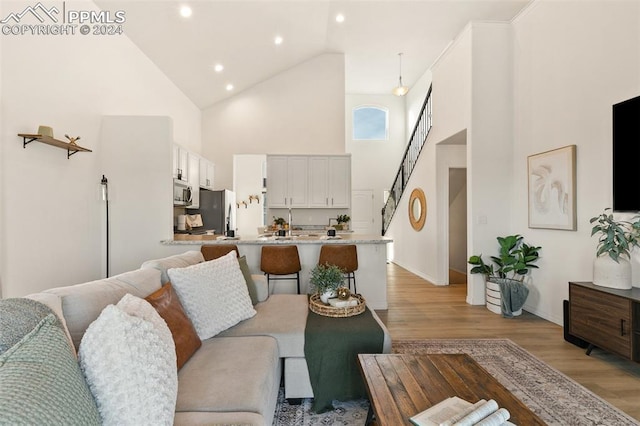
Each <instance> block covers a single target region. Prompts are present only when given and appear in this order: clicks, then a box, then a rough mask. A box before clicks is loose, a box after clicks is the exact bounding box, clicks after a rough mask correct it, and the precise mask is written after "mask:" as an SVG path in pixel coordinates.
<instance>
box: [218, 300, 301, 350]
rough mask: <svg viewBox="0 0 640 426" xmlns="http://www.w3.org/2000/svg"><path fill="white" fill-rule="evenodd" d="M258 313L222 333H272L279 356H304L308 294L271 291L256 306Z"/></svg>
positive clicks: (224, 334)
mask: <svg viewBox="0 0 640 426" xmlns="http://www.w3.org/2000/svg"><path fill="white" fill-rule="evenodd" d="M255 310H256V312H257V315H256V316H254V317H253V318H250V319H247V320H245V321H242V322H241V323H239V324H238V325H236V326H235V327H232V328H230V329H228V330H226V331H224V332H222V333H220V336H227V337H230V336H272V337H274V338H275V339H276V340H277V341H278V351H279V353H280V356H281V357H283V358H286V357H304V327H305V325H306V323H307V314H308V313H309V301H308V296H307V295H306V294H272V295H271V296H269V298H268V299H267V300H266V301H264V302H260V303H258V304H257V305H256V306H255Z"/></svg>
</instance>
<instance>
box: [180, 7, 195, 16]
mask: <svg viewBox="0 0 640 426" xmlns="http://www.w3.org/2000/svg"><path fill="white" fill-rule="evenodd" d="M192 13H193V11H192V10H191V8H190V7H189V6H182V7H181V8H180V15H181V16H182V17H183V18H188V17H189V16H191V14H192Z"/></svg>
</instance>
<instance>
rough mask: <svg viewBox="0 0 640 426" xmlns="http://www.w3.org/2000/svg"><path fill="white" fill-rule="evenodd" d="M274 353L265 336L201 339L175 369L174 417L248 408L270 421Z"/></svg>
mask: <svg viewBox="0 0 640 426" xmlns="http://www.w3.org/2000/svg"><path fill="white" fill-rule="evenodd" d="M278 357H279V355H278V347H277V344H276V342H275V340H274V339H273V338H271V337H268V336H257V337H233V338H229V337H214V338H212V339H207V340H204V341H203V342H202V347H201V348H200V349H199V350H198V351H197V352H196V353H195V354H194V355H193V357H192V358H191V360H190V361H189V362H188V363H187V364H185V366H184V367H183V368H182V370H180V371H179V372H178V381H179V386H180V393H179V394H178V401H177V403H176V413H177V414H176V418H178V414H180V413H183V412H208V411H224V412H236V411H237V412H253V413H258V414H261V415H262V416H263V417H264V418H265V419H266V420H267V421H266V423H265V424H267V425H270V424H271V419H272V418H273V413H274V410H275V406H276V401H277V394H278V389H279V387H280V373H281V371H282V370H281V361H280V360H279V359H278ZM214 423H215V422H214Z"/></svg>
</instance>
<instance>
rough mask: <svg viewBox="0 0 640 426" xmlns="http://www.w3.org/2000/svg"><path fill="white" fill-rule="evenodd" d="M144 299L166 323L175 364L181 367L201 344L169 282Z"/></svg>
mask: <svg viewBox="0 0 640 426" xmlns="http://www.w3.org/2000/svg"><path fill="white" fill-rule="evenodd" d="M146 300H147V301H148V302H149V303H150V304H151V306H153V307H154V308H155V309H156V311H158V314H160V316H161V317H162V318H163V319H164V320H165V322H166V323H167V326H168V327H169V330H170V331H171V335H172V336H173V341H174V343H175V346H176V357H177V366H178V369H181V368H182V366H183V365H184V363H185V362H187V361H188V360H189V358H191V356H192V355H193V354H194V353H195V351H197V350H198V348H199V347H200V346H201V345H202V342H201V341H200V338H199V337H198V333H196V329H195V328H194V327H193V324H192V323H191V320H190V319H189V317H188V316H187V314H186V313H185V312H184V309H183V308H182V304H181V303H180V299H178V295H177V294H176V292H175V290H174V289H173V286H172V285H171V283H166V284H165V285H163V286H162V288H161V289H160V290H158V291H156V292H154V293H152V294H150V295H148V296H147V297H146Z"/></svg>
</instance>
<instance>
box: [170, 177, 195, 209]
mask: <svg viewBox="0 0 640 426" xmlns="http://www.w3.org/2000/svg"><path fill="white" fill-rule="evenodd" d="M192 202H193V191H192V189H191V185H189V184H188V183H187V182H184V181H181V180H179V179H174V180H173V205H174V206H190V205H191V203H192Z"/></svg>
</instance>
